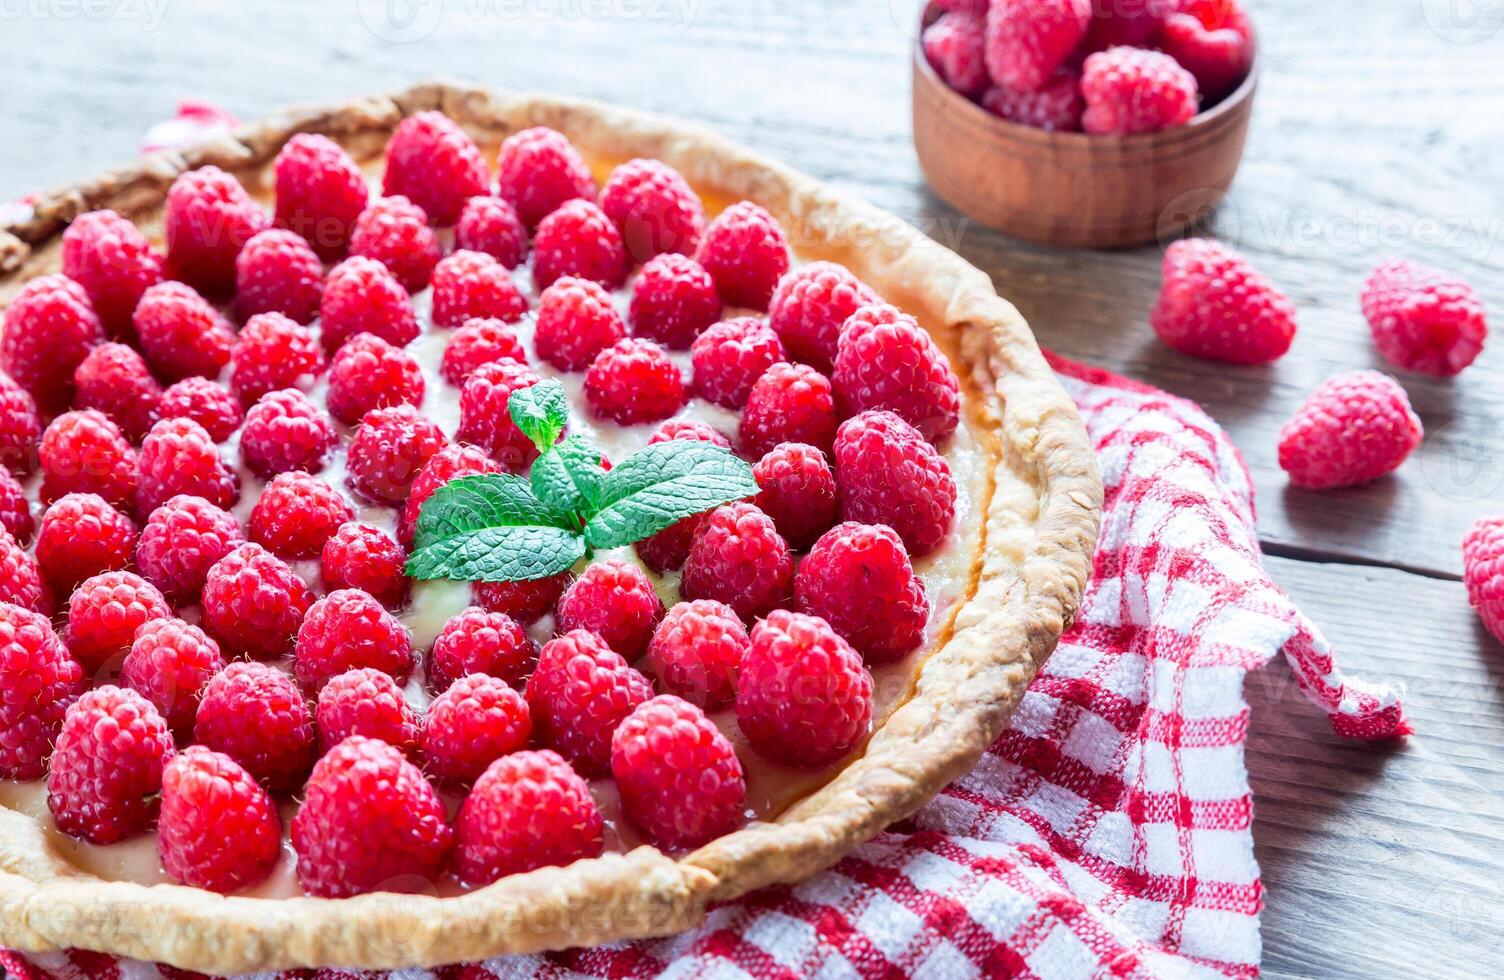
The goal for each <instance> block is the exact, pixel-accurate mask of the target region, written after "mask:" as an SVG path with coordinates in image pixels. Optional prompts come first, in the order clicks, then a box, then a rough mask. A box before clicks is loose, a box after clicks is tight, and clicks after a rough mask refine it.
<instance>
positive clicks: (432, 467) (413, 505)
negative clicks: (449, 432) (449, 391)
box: [397, 402, 553, 618]
mask: <svg viewBox="0 0 1504 980" xmlns="http://www.w3.org/2000/svg"><path fill="white" fill-rule="evenodd" d="M463 404H464V403H463V402H461V406H462V407H463ZM463 417H464V416H463V414H462V415H461V418H462V419H463ZM508 421H510V418H508ZM461 425H462V426H463V421H462V422H461ZM519 435H520V433H519ZM460 437H461V439H463V438H464V430H463V429H461V435H460ZM501 471H502V469H501V464H499V463H497V462H496V460H494V459H492V458H491V457H490V456H488V455H487V454H486V452H485V451H484V450H482V449H479V448H477V447H475V446H471V445H466V444H465V443H464V442H456V443H452V444H450V445H448V446H445V447H444V448H443V449H440V450H439V451H438V452H436V453H434V454H433V455H432V456H430V457H428V460H427V462H425V463H424V464H423V467H422V468H421V469H420V470H418V475H417V476H415V477H413V482H412V486H411V487H410V488H409V489H408V493H407V502H406V503H405V504H403V507H402V519H401V521H400V523H399V524H398V527H397V537H398V540H400V541H401V542H402V544H403V545H404V546H408V547H410V546H411V545H412V543H413V534H414V532H415V531H416V530H417V527H418V518H419V516H420V515H421V514H422V512H423V505H424V504H425V503H427V502H428V498H430V497H432V496H433V495H434V491H436V490H438V489H439V487H442V486H443V485H444V484H446V483H448V482H450V481H451V480H457V479H459V478H460V477H462V476H478V475H479V474H481V473H500V472H501ZM548 605H549V606H550V607H552V606H553V600H549V603H548ZM535 618H536V617H535Z"/></svg>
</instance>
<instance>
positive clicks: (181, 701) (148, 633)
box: [120, 616, 225, 740]
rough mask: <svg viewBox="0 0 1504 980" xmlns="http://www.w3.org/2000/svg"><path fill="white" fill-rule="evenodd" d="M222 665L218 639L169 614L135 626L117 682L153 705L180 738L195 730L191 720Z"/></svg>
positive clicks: (223, 665)
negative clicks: (210, 681)
mask: <svg viewBox="0 0 1504 980" xmlns="http://www.w3.org/2000/svg"><path fill="white" fill-rule="evenodd" d="M224 669H225V658H224V657H223V656H221V655H220V652H219V644H218V643H215V642H214V641H213V640H211V639H210V638H209V635H208V634H207V633H205V632H204V631H203V630H201V629H199V628H198V627H197V626H193V625H191V624H189V623H185V622H183V621H182V620H180V619H172V618H170V617H167V616H162V617H158V618H156V619H152V620H149V621H147V622H145V623H143V624H142V625H141V627H140V628H139V629H137V630H136V632H135V636H134V637H133V638H132V640H131V644H130V652H129V653H128V654H126V656H125V662H124V663H123V664H121V665H120V683H122V684H124V685H125V686H126V687H129V688H131V689H132V690H134V691H136V692H137V693H139V694H140V695H141V696H142V697H144V698H146V700H148V701H150V702H151V703H152V704H154V705H156V708H157V710H158V711H160V712H161V713H162V717H163V718H165V719H167V727H169V728H171V729H172V730H173V732H174V733H176V734H177V735H178V737H179V738H181V739H185V740H186V739H187V738H188V737H190V736H191V735H192V734H193V719H194V716H195V715H197V714H198V703H199V701H200V699H202V697H203V694H204V685H206V684H208V683H209V679H210V678H211V677H213V676H214V675H215V674H217V673H219V672H220V671H221V670H224Z"/></svg>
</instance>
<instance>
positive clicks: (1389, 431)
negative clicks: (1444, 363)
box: [1279, 371, 1422, 490]
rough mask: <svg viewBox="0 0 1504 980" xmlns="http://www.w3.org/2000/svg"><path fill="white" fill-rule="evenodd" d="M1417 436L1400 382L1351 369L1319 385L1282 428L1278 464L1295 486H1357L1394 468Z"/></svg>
mask: <svg viewBox="0 0 1504 980" xmlns="http://www.w3.org/2000/svg"><path fill="white" fill-rule="evenodd" d="M1421 435H1422V431H1421V424H1420V419H1419V418H1418V417H1416V414H1415V412H1414V411H1413V410H1412V409H1411V408H1410V399H1409V398H1407V397H1406V396H1405V389H1404V388H1401V387H1400V385H1399V382H1397V381H1395V380H1394V379H1393V378H1391V377H1389V376H1388V375H1384V374H1380V373H1379V372H1377V371H1350V372H1348V373H1347V374H1339V375H1337V376H1336V377H1333V378H1328V379H1327V380H1325V381H1323V382H1322V383H1321V384H1319V385H1317V386H1316V390H1315V391H1313V392H1311V395H1310V397H1309V398H1307V399H1306V400H1305V403H1304V404H1302V405H1301V406H1300V408H1298V409H1296V411H1295V415H1294V417H1293V418H1291V419H1290V421H1288V422H1286V423H1285V426H1284V428H1282V429H1280V431H1279V467H1280V469H1282V470H1284V471H1285V472H1286V473H1288V474H1289V475H1290V482H1291V483H1293V484H1294V485H1295V486H1297V487H1306V488H1307V489H1311V490H1327V489H1331V488H1333V487H1351V486H1356V485H1358V484H1360V483H1367V482H1368V481H1370V480H1377V479H1378V478H1379V477H1381V476H1383V475H1384V474H1385V473H1388V472H1390V471H1391V470H1395V469H1398V468H1399V465H1400V464H1401V463H1403V462H1404V461H1405V457H1406V456H1409V455H1410V453H1411V451H1412V450H1413V449H1415V447H1416V446H1418V445H1420V440H1421Z"/></svg>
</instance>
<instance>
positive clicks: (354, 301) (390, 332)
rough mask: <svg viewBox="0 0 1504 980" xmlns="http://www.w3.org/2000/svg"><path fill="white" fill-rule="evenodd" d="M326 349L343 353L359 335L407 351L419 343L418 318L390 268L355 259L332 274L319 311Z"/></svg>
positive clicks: (326, 282)
mask: <svg viewBox="0 0 1504 980" xmlns="http://www.w3.org/2000/svg"><path fill="white" fill-rule="evenodd" d="M319 329H320V332H321V334H322V336H323V339H324V349H325V350H328V351H334V350H339V349H340V347H342V346H343V345H344V343H345V341H347V340H349V339H350V338H351V337H353V336H355V335H356V334H359V333H369V334H375V335H376V336H378V337H380V338H381V339H382V340H384V341H386V342H387V343H389V344H395V345H397V346H398V347H405V346H407V345H408V344H410V343H412V342H413V341H414V340H415V339H417V336H418V333H419V332H420V328H419V326H418V317H417V315H416V314H415V313H414V312H413V307H412V304H411V303H410V302H408V298H407V292H406V290H404V289H403V288H402V284H401V283H399V282H398V281H397V280H396V278H395V277H394V276H393V275H392V274H391V273H390V272H388V271H387V268H386V266H384V265H382V264H381V263H380V262H377V261H376V260H375V259H368V258H363V257H361V256H355V257H354V258H349V259H346V260H345V261H343V262H341V263H340V264H339V265H337V266H335V267H334V268H333V269H332V270H330V272H329V278H328V279H326V280H325V281H324V301H323V303H322V305H320V307H319Z"/></svg>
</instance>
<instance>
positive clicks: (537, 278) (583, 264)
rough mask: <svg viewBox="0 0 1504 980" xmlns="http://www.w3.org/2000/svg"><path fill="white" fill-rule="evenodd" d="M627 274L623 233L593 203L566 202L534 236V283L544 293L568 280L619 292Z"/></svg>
mask: <svg viewBox="0 0 1504 980" xmlns="http://www.w3.org/2000/svg"><path fill="white" fill-rule="evenodd" d="M626 274H627V251H626V246H625V245H623V244H622V240H621V232H619V231H617V230H616V226H615V225H614V224H612V223H611V219H610V218H608V217H606V216H605V214H603V213H602V212H601V209H600V208H598V207H596V206H595V205H594V204H592V203H590V202H589V201H583V200H578V199H576V200H573V201H565V202H564V203H563V204H561V205H560V206H559V208H558V210H556V211H554V212H553V213H552V214H550V215H549V216H548V217H546V218H544V219H543V220H542V221H541V222H539V223H538V232H537V234H536V235H534V236H533V282H535V283H536V284H537V285H538V287H539V288H540V289H541V288H546V287H548V286H551V285H553V284H554V283H555V282H556V281H558V280H559V279H560V278H562V277H564V276H574V277H576V278H579V279H588V280H590V281H592V282H598V283H600V284H601V285H603V286H606V287H607V288H609V289H615V288H616V287H618V286H620V285H621V284H622V280H623V279H624V278H626Z"/></svg>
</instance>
